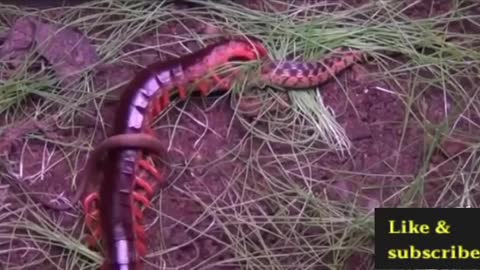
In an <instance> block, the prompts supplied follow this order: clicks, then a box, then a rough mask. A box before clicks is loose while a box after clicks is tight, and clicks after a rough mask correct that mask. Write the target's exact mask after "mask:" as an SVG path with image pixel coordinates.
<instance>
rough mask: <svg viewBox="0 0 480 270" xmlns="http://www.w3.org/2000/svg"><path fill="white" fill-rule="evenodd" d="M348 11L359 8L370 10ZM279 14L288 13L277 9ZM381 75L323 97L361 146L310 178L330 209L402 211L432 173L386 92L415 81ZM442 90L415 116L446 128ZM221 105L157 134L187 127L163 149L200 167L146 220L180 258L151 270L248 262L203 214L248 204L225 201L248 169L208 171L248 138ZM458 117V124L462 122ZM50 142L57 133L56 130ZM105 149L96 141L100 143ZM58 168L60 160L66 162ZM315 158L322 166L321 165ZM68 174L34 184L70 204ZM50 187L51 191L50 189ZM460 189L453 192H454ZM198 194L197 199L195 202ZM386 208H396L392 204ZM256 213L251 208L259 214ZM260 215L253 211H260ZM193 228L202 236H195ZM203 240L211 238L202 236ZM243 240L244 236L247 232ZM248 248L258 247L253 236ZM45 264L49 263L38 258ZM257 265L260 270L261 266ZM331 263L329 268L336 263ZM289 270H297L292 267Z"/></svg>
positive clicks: (157, 243)
mask: <svg viewBox="0 0 480 270" xmlns="http://www.w3.org/2000/svg"><path fill="white" fill-rule="evenodd" d="M300 2H302V1H300ZM331 2H334V1H331ZM349 2H350V3H351V4H353V5H358V4H361V3H362V2H366V1H349ZM261 3H262V1H248V2H247V3H246V5H247V6H250V7H252V8H264V7H263V6H262V5H261ZM278 8H282V7H281V6H279V7H278ZM449 8H450V1H422V4H419V5H416V6H415V8H412V9H410V10H407V11H406V13H407V14H409V15H410V16H414V17H425V16H432V15H433V14H435V13H440V12H443V11H445V10H448V9H449ZM165 31H167V32H175V31H185V30H184V29H182V26H180V25H172V26H171V27H170V28H168V29H165ZM467 31H468V27H467ZM472 31H474V30H472ZM144 42H145V43H149V42H152V43H155V42H157V41H156V40H155V41H152V40H151V39H150V38H145V40H144ZM151 59H152V57H151V55H147V54H143V55H139V56H138V57H136V60H137V61H138V62H140V63H142V64H146V63H147V62H149V61H151ZM374 70H375V66H374V65H373V64H371V65H368V66H365V65H363V66H356V67H354V68H352V69H350V70H348V71H347V72H345V73H343V74H341V75H340V76H339V77H338V78H339V80H340V82H341V83H342V85H343V87H344V89H347V91H346V92H344V90H343V89H342V88H341V87H340V86H339V85H338V83H337V82H334V81H332V82H329V83H327V84H325V85H323V86H322V97H323V99H324V102H325V104H326V105H327V106H329V107H331V108H332V109H333V111H334V112H335V115H337V116H338V118H337V121H338V122H339V123H340V124H341V125H342V126H343V127H344V128H345V130H346V132H347V136H348V137H349V138H350V139H351V141H352V143H353V151H352V154H353V158H340V157H338V156H337V154H335V153H331V154H323V156H322V157H321V158H319V159H317V161H316V163H315V165H314V166H313V169H312V171H310V172H309V173H310V174H311V175H313V176H314V178H316V179H317V180H318V181H317V183H316V184H315V185H313V187H314V189H315V190H314V191H315V192H318V193H322V194H327V195H323V196H327V197H328V199H330V200H338V201H342V202H348V203H353V200H354V199H356V200H358V201H357V202H355V203H356V204H358V205H359V206H362V207H366V208H370V209H371V208H373V207H376V206H378V205H379V203H380V202H383V203H384V204H383V206H395V205H397V204H398V203H399V198H398V197H395V196H394V194H395V192H397V191H398V190H397V189H396V187H398V186H402V185H405V183H406V182H410V181H412V179H413V178H414V176H415V175H417V174H419V173H420V172H421V170H422V168H423V166H424V165H425V164H426V163H425V161H424V159H425V155H424V152H425V151H426V149H427V148H428V145H425V136H424V129H423V127H421V126H420V124H418V123H417V122H416V121H413V120H412V121H409V123H410V124H409V125H408V126H405V125H404V123H405V118H406V117H407V116H408V115H409V111H407V109H406V106H405V100H401V99H400V98H399V96H398V95H394V94H392V93H389V92H388V91H383V90H382V89H387V90H391V91H393V92H396V91H400V92H403V93H406V92H409V91H413V90H412V89H408V85H409V82H408V78H404V79H405V81H404V84H403V85H402V86H401V87H397V88H392V87H391V86H390V84H388V82H384V81H379V80H372V79H371V78H370V77H369V72H372V71H374ZM134 71H135V70H133V69H129V68H125V67H121V68H120V67H118V66H116V67H113V68H111V69H110V70H106V72H104V73H103V75H102V76H103V77H100V78H98V81H99V82H106V81H109V83H110V84H115V83H116V82H115V80H117V81H118V80H124V79H126V78H131V77H132V75H133V74H134ZM118 74H123V75H124V76H119V75H118ZM466 87H468V85H466ZM470 87H471V86H470ZM467 89H468V88H467ZM436 90H438V89H428V90H427V91H425V92H424V93H423V95H424V102H422V104H418V105H414V106H413V108H414V109H416V110H418V111H420V110H422V111H424V112H425V115H424V116H425V118H426V119H428V120H429V121H432V122H434V123H440V122H441V121H443V120H444V119H445V114H444V108H445V107H446V106H445V105H446V104H444V100H445V99H444V97H443V92H441V91H436ZM214 101H215V100H214V99H208V100H206V101H205V99H200V98H195V99H192V100H191V101H189V102H188V103H187V104H184V103H182V104H180V105H178V106H177V108H183V106H184V105H186V106H185V108H184V109H185V112H186V113H189V114H190V115H191V116H192V117H193V118H195V119H197V120H199V121H196V120H193V119H192V117H188V116H186V114H185V112H183V116H180V112H179V110H175V109H174V110H172V111H171V112H169V113H168V116H165V117H163V118H162V119H161V120H160V121H159V122H158V123H157V124H156V126H157V127H161V126H166V125H167V124H170V126H171V125H173V124H175V121H177V119H180V120H179V122H178V123H176V124H178V125H179V126H182V127H185V129H180V130H176V131H175V133H174V134H175V136H174V137H173V138H172V132H173V129H172V128H158V130H157V134H158V137H159V138H160V139H161V140H162V142H163V143H164V145H165V147H168V146H169V145H172V148H173V149H174V150H175V151H172V153H174V154H172V155H173V159H174V162H183V161H184V160H186V159H187V160H189V159H192V160H193V161H192V164H191V165H190V167H189V170H187V171H186V172H184V173H183V174H181V175H180V177H178V179H175V182H173V183H172V185H171V186H169V187H167V188H166V189H164V190H162V191H161V192H160V194H159V195H158V196H156V199H155V200H154V208H155V209H160V210H161V212H162V219H161V220H155V219H154V218H155V217H157V216H158V214H157V213H155V212H154V210H147V211H146V216H147V218H146V222H147V223H148V222H154V223H153V226H152V227H150V228H149V229H148V239H149V241H148V248H149V252H150V253H151V254H154V253H161V252H162V251H163V252H165V250H168V249H172V250H170V251H168V252H165V254H163V255H162V256H151V257H150V258H148V259H147V260H148V261H149V262H150V263H152V264H154V265H157V267H153V266H152V267H151V269H158V265H161V264H162V263H165V264H166V265H167V266H169V267H171V268H172V269H173V268H175V267H176V268H177V269H192V268H191V267H194V266H196V267H198V268H195V269H201V267H200V266H202V265H203V267H205V268H203V269H239V267H238V266H233V264H232V263H233V262H232V263H229V262H228V261H229V259H231V258H235V255H237V256H241V254H232V252H231V251H230V250H228V249H227V250H223V249H224V247H225V243H229V236H228V235H227V234H226V233H225V231H224V229H223V228H219V227H218V224H219V221H218V220H214V219H213V216H209V215H208V214H206V212H205V209H206V206H205V205H208V204H210V203H212V202H213V201H214V200H217V199H218V198H221V201H220V202H216V204H215V205H216V206H217V207H219V206H222V205H223V206H232V205H237V204H240V202H239V201H238V199H239V198H240V195H239V194H225V190H227V185H229V184H231V183H229V182H228V181H227V180H229V177H230V176H231V175H232V174H234V169H238V168H242V166H244V163H242V162H239V161H234V162H231V161H229V157H228V158H226V162H225V163H218V162H216V164H215V165H217V166H211V165H209V163H210V162H213V161H215V160H218V159H219V158H221V157H222V156H223V155H225V154H226V149H231V148H233V147H234V146H235V145H237V144H238V143H239V141H240V140H242V139H243V138H244V137H245V136H246V134H247V131H246V130H245V127H244V126H243V125H242V124H241V123H240V122H239V121H238V119H237V116H235V115H234V112H233V110H232V108H231V106H230V103H229V100H228V99H223V100H222V101H220V102H218V103H217V104H216V105H215V106H214V107H213V109H211V110H209V111H208V112H205V110H206V108H207V107H210V105H211V104H212V103H213V102H214ZM447 101H448V102H451V103H450V104H448V105H447V106H450V107H451V108H452V110H451V111H452V112H455V111H458V108H457V107H461V105H459V104H455V103H453V101H452V99H447ZM114 109H115V104H110V105H106V106H105V107H104V108H103V109H102V114H103V116H104V120H105V121H111V120H112V119H113V116H114V115H113V110H114ZM450 116H451V117H454V115H450ZM232 119H233V120H232ZM472 119H473V120H474V121H476V123H477V124H478V123H480V120H479V119H478V117H477V118H474V117H472ZM199 122H203V123H208V128H209V131H208V132H206V133H205V132H204V131H205V127H204V126H202V125H200V124H199ZM88 128H91V126H90V127H87V128H85V130H84V132H87V133H88V132H89V131H88ZM458 128H459V129H462V130H464V131H466V132H473V130H472V128H471V126H470V125H469V124H468V123H466V122H460V123H459V125H458ZM211 130H214V131H215V132H212V131H211ZM51 132H54V133H55V130H53V131H51ZM227 132H228V134H227ZM477 132H478V131H477ZM79 134H80V133H78V134H77V133H75V134H67V133H65V132H64V131H59V132H58V133H56V135H57V136H59V137H61V138H64V140H65V141H68V140H69V138H75V137H76V136H78V135H79ZM202 134H203V135H202ZM199 138H200V139H199ZM101 139H102V138H100V137H99V138H98V140H99V141H100V140H101ZM170 140H172V142H170ZM251 145H252V149H261V151H264V152H265V153H267V152H268V151H271V150H268V151H267V149H262V147H263V148H264V146H263V145H262V142H261V141H260V140H259V139H252V140H251ZM446 147H448V145H447V146H446ZM43 148H44V144H43V143H40V142H35V141H33V140H32V141H31V143H29V151H26V152H24V153H23V154H22V149H21V148H20V147H18V146H17V147H15V146H14V147H11V149H10V153H9V156H10V157H11V158H12V159H15V157H16V158H17V159H20V156H21V155H22V158H23V162H24V164H29V165H28V167H26V168H24V171H25V173H26V174H27V175H28V174H35V173H37V172H38V171H39V170H40V169H41V164H40V163H39V162H38V156H39V155H41V153H42V152H43V151H44V149H43ZM274 151H275V152H277V153H279V152H287V153H288V149H285V148H284V147H281V146H275V149H274ZM179 153H182V154H179ZM242 154H243V153H242ZM244 155H245V156H248V153H244ZM54 158H55V157H54ZM57 158H60V156H59V157H57ZM82 158H83V157H82ZM309 158H310V159H315V157H314V156H311V157H309ZM447 159H448V156H445V153H442V152H440V151H436V152H434V154H433V156H432V158H431V159H430V161H428V162H427V165H428V166H436V165H438V164H440V163H441V162H444V161H445V160H447ZM262 162H265V164H266V163H267V162H269V160H262ZM458 162H459V159H451V160H449V161H448V162H446V163H445V164H444V165H442V166H441V167H439V168H438V170H437V171H436V172H435V173H434V174H431V175H430V179H429V180H430V181H427V183H426V184H425V194H424V196H425V200H426V201H428V202H430V203H434V202H435V200H436V198H437V197H438V194H439V192H440V191H441V190H442V188H443V187H442V185H443V184H444V183H443V182H441V181H438V179H441V178H442V177H444V176H446V175H449V174H451V173H452V172H453V170H454V169H455V167H456V166H457V163H458ZM192 165H193V166H194V167H195V166H197V168H192ZM202 165H203V167H202ZM284 165H285V166H289V165H290V166H292V167H295V164H289V163H288V162H285V164H284ZM206 168H208V170H207V169H206ZM265 168H266V170H269V169H271V171H270V173H272V174H273V175H275V173H276V169H275V168H274V166H271V168H270V167H269V166H267V165H265ZM68 171H69V169H68V165H67V164H65V163H62V162H59V163H58V165H56V166H55V167H54V168H53V169H52V170H50V171H49V173H48V175H46V178H45V179H46V180H45V181H43V182H42V183H36V184H34V185H32V186H31V187H32V189H35V190H39V191H45V192H49V193H54V194H58V193H61V192H64V191H66V190H68V191H67V192H66V194H67V195H70V194H71V192H70V191H69V190H70V182H69V180H70V179H71V177H70V176H68ZM169 172H171V171H169ZM175 172H176V174H175V173H174V174H171V175H178V171H175ZM366 175H368V176H366ZM249 179H250V180H247V181H252V180H251V179H255V181H258V182H259V183H258V184H257V185H258V188H259V189H262V188H265V185H264V184H262V183H261V181H262V177H261V176H260V175H258V174H253V175H251V176H250V177H249ZM170 180H172V179H170ZM294 180H295V181H298V182H299V183H301V181H302V180H301V179H300V178H298V177H297V178H296V179H294ZM47 181H48V183H46V182H47ZM237 182H239V183H238V184H239V185H240V184H241V182H240V180H239V181H237ZM452 188H453V190H455V188H456V187H452ZM247 193H248V192H247ZM192 194H194V195H195V196H192ZM248 196H252V198H254V196H255V194H252V195H249V194H247V195H245V194H242V195H241V197H242V198H243V199H244V200H245V198H248ZM192 198H195V199H192ZM387 198H390V199H388V200H387ZM239 207H240V206H239ZM257 207H258V208H260V209H263V210H264V211H267V212H268V211H274V210H273V208H274V206H269V205H266V204H265V205H262V204H260V205H258V206H257ZM254 208H255V207H252V209H254ZM252 209H250V211H258V210H252ZM155 211H156V210H155ZM225 211H226V212H227V214H232V215H233V214H234V212H233V210H231V209H230V210H225ZM243 211H245V210H243ZM65 219H66V220H65V221H64V222H67V223H70V222H73V218H72V217H67V218H65ZM224 222H225V221H224ZM182 224H184V225H182ZM212 224H213V225H212ZM189 226H192V227H193V228H194V229H191V228H190V229H189V228H188V227H189ZM239 228H240V227H239V226H232V229H230V230H231V231H230V233H231V234H233V235H235V234H236V233H238V230H239ZM266 229H268V228H266ZM245 230H252V228H245ZM199 232H203V233H204V234H203V235H201V236H199ZM318 232H319V231H315V229H313V231H312V232H309V233H311V234H315V233H318ZM243 233H246V231H244V232H243ZM270 236H271V235H269V234H268V233H266V234H262V237H264V239H263V241H265V244H266V245H267V246H268V245H271V246H276V245H277V246H278V244H279V243H278V242H279V240H278V239H277V238H275V237H273V238H272V237H270ZM250 241H259V240H258V239H255V237H254V236H252V239H250ZM269 241H270V242H269ZM175 247H177V248H175ZM285 251H286V250H285ZM297 251H298V250H297ZM52 253H55V251H52ZM37 256H41V255H38V254H37ZM212 256H213V257H212ZM293 257H294V256H293ZM209 258H210V259H209ZM35 259H38V258H35V254H31V255H29V256H21V252H12V254H11V257H10V258H9V261H10V263H11V264H12V265H18V264H21V263H27V262H31V261H33V260H35ZM296 259H298V258H296ZM258 260H259V261H260V259H258ZM325 260H326V261H327V262H328V257H327V258H326V259H325ZM280 261H281V262H283V263H284V264H285V265H288V264H290V263H292V264H294V263H295V261H293V262H289V261H288V258H286V259H284V260H280ZM243 264H244V263H243ZM371 265H372V257H371V256H364V255H363V254H356V253H353V255H352V256H351V257H350V258H349V260H348V261H347V262H346V263H345V265H344V266H343V268H344V269H369V268H370V267H371ZM207 266H208V267H207ZM38 267H39V266H38V265H36V266H35V267H33V268H31V269H38ZM147 268H148V267H147ZM286 268H288V269H295V268H294V267H293V266H292V267H286ZM42 269H55V268H54V267H52V266H51V265H48V264H46V265H44V266H42ZM312 269H323V268H322V266H321V265H320V264H319V266H318V267H315V268H312Z"/></svg>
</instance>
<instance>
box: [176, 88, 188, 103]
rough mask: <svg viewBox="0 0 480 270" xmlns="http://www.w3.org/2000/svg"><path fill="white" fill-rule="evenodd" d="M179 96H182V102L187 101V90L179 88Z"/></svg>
mask: <svg viewBox="0 0 480 270" xmlns="http://www.w3.org/2000/svg"><path fill="white" fill-rule="evenodd" d="M178 95H179V96H180V99H181V100H185V99H187V89H186V88H185V86H178Z"/></svg>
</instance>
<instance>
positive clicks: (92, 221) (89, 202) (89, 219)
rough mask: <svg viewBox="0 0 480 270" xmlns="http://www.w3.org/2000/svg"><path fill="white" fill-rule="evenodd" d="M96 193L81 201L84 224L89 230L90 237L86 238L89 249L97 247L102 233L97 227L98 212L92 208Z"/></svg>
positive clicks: (96, 198)
mask: <svg viewBox="0 0 480 270" xmlns="http://www.w3.org/2000/svg"><path fill="white" fill-rule="evenodd" d="M98 196H99V195H98V192H92V193H90V194H89V195H88V196H87V197H86V198H85V200H84V201H83V207H84V209H85V224H86V225H87V227H88V229H89V230H90V233H91V235H89V236H87V239H86V241H87V245H88V247H89V248H91V249H94V248H95V247H96V246H97V242H98V241H99V240H100V239H101V235H102V231H101V228H100V226H98V220H99V217H100V212H99V210H98V209H96V208H95V207H94V204H95V202H97V201H98Z"/></svg>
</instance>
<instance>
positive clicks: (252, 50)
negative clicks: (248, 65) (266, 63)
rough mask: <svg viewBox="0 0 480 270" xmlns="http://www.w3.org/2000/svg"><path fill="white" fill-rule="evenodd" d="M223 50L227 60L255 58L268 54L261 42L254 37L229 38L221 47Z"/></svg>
mask: <svg viewBox="0 0 480 270" xmlns="http://www.w3.org/2000/svg"><path fill="white" fill-rule="evenodd" d="M223 52H224V55H225V57H226V60H227V61H233V60H247V61H248V60H255V59H260V58H263V57H265V56H267V55H268V51H267V49H266V48H265V46H264V45H263V43H262V42H261V41H260V40H259V39H257V38H254V37H247V38H235V39H231V40H229V41H228V43H227V44H226V46H225V47H224V48H223Z"/></svg>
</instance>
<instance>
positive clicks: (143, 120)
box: [35, 37, 365, 270]
mask: <svg viewBox="0 0 480 270" xmlns="http://www.w3.org/2000/svg"><path fill="white" fill-rule="evenodd" d="M339 53H342V54H339ZM363 59H365V55H364V53H363V52H361V51H359V50H352V49H346V48H341V49H340V50H337V51H336V53H335V54H333V55H331V56H329V57H326V58H324V59H322V60H320V61H315V62H303V61H291V60H287V61H273V60H271V59H269V58H268V51H267V49H266V47H265V46H264V44H263V43H262V42H261V41H260V40H258V39H256V38H250V37H249V38H246V39H245V38H232V39H228V40H224V41H221V42H217V43H215V44H212V45H209V46H207V47H205V48H203V49H200V50H198V51H196V52H193V53H190V54H187V55H184V56H182V57H178V58H174V59H170V60H167V61H159V62H155V63H153V64H150V65H148V66H147V67H145V68H143V69H142V70H140V71H139V72H138V73H137V74H136V75H135V76H134V78H133V79H132V80H131V81H130V83H129V84H128V85H127V87H126V89H125V92H124V93H123V94H122V95H121V98H120V100H119V102H118V106H117V111H116V114H115V116H116V117H115V120H114V123H113V125H112V130H113V131H112V134H111V136H110V137H108V138H106V139H105V140H104V141H103V142H101V143H100V144H99V145H98V146H97V148H96V149H94V151H93V152H92V155H91V156H90V158H89V160H88V162H87V166H86V169H85V170H86V171H87V173H86V177H85V178H84V179H82V181H81V183H80V186H79V188H78V190H77V192H76V193H75V195H74V196H73V198H72V200H71V202H72V205H74V204H75V203H76V202H77V201H80V200H81V199H80V198H81V197H82V196H83V195H84V193H85V192H86V189H87V186H88V185H90V184H91V182H92V181H94V180H95V181H96V182H97V183H99V185H100V187H99V189H98V191H95V192H91V193H89V194H87V196H85V198H84V199H83V201H82V204H83V208H84V212H85V215H86V219H85V222H86V224H87V227H88V228H89V230H90V232H91V238H89V239H88V245H89V246H90V247H92V248H94V246H95V245H96V243H98V242H101V243H102V246H103V252H104V262H103V264H102V269H103V270H113V269H115V270H117V269H125V270H128V269H135V270H140V269H142V267H143V266H142V261H141V258H142V257H143V256H145V254H146V252H147V247H146V241H145V234H146V232H145V229H144V227H143V224H142V220H143V213H142V209H143V208H145V207H146V206H149V205H150V199H151V197H152V196H153V194H154V192H155V190H156V188H157V187H158V186H162V185H164V184H166V179H165V175H164V173H163V172H161V170H160V169H158V168H157V167H156V165H155V164H154V163H153V162H151V161H149V160H148V159H147V157H148V156H149V155H152V154H153V155H159V156H164V157H165V156H166V155H167V154H166V153H165V151H164V150H163V148H162V144H161V142H160V141H159V140H158V139H157V138H156V137H155V136H154V133H153V131H152V130H151V127H150V124H151V120H152V119H153V118H154V117H156V116H157V115H158V114H160V113H161V112H162V111H163V110H164V109H165V108H167V107H168V105H169V104H170V102H171V101H170V99H171V95H172V93H173V91H174V90H176V92H177V93H178V95H179V98H180V99H181V100H185V99H186V98H187V94H188V93H187V90H186V89H187V88H188V87H189V86H191V85H194V86H195V87H196V88H195V90H198V91H199V92H200V93H201V94H202V95H205V96H206V95H208V94H209V93H210V90H211V89H212V88H213V87H214V86H218V85H220V86H221V88H224V89H225V90H228V89H230V88H231V84H232V82H233V81H234V80H235V79H236V76H234V75H235V73H232V74H231V75H227V76H225V77H221V76H219V75H218V74H217V73H216V72H215V70H216V69H217V68H218V67H220V66H223V65H225V64H228V63H231V62H232V61H253V60H261V61H262V62H261V69H260V74H258V77H259V79H260V80H261V81H262V82H264V83H266V84H269V85H274V86H280V87H284V88H286V89H305V88H309V87H314V86H316V85H319V84H322V83H324V82H326V81H328V80H329V79H331V78H332V77H333V76H335V75H337V74H338V73H340V72H342V71H343V70H345V69H347V68H348V67H350V66H351V65H353V64H354V63H356V62H360V61H362V60H363ZM99 164H100V165H99ZM142 174H143V175H147V176H148V177H143V176H141V175H142ZM146 178H148V179H149V180H148V181H147V180H146ZM35 200H37V201H39V202H40V203H41V204H43V205H45V206H46V207H48V208H52V209H56V210H66V209H70V208H71V206H58V205H52V204H51V203H47V202H45V201H42V200H40V199H38V198H35Z"/></svg>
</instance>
